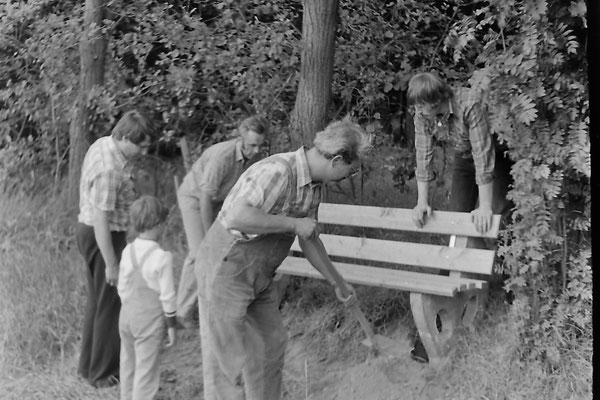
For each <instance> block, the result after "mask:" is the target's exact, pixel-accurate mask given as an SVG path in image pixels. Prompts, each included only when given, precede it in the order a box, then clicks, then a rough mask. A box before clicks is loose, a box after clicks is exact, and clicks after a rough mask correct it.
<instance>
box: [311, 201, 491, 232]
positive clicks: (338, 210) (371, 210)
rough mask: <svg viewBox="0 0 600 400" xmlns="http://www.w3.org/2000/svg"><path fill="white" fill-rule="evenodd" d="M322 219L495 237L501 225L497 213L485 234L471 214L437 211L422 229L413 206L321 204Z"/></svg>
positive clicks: (320, 214) (419, 230) (396, 228)
mask: <svg viewBox="0 0 600 400" xmlns="http://www.w3.org/2000/svg"><path fill="white" fill-rule="evenodd" d="M319 222H320V223H323V224H334V225H347V226H358V227H367V228H384V229H392V230H398V231H410V232H420V233H437V234H445V235H458V236H472V237H486V238H491V239H496V238H497V237H498V230H499V228H500V215H494V217H493V219H492V227H491V228H490V229H489V230H488V231H487V232H486V233H485V234H483V235H482V234H480V233H479V232H477V230H476V229H475V225H474V224H473V223H472V222H471V215H470V214H469V213H458V212H450V211H434V212H433V215H432V216H431V217H429V218H428V219H427V223H426V224H425V225H424V226H423V227H422V228H418V227H416V226H415V224H414V223H413V221H412V209H403V208H387V207H373V206H355V205H349V204H332V203H321V205H320V206H319Z"/></svg>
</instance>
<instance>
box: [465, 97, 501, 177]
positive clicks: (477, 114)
mask: <svg viewBox="0 0 600 400" xmlns="http://www.w3.org/2000/svg"><path fill="white" fill-rule="evenodd" d="M464 118H465V122H466V124H467V126H468V127H469V140H470V141H471V149H472V154H473V162H474V163H475V182H476V183H477V185H485V184H488V183H490V182H492V181H493V180H494V164H495V162H496V153H495V149H494V144H493V142H492V135H491V132H490V124H489V120H488V116H487V112H486V111H485V110H484V108H483V107H482V106H481V104H480V103H474V104H473V105H472V106H471V107H470V108H469V109H468V110H466V113H465V117H464Z"/></svg>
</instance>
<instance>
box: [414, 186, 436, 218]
mask: <svg viewBox="0 0 600 400" xmlns="http://www.w3.org/2000/svg"><path fill="white" fill-rule="evenodd" d="M417 193H418V194H417V205H416V206H415V208H413V217H412V219H413V222H414V223H415V225H416V226H418V227H419V228H422V227H423V225H424V224H425V222H426V220H425V216H428V217H430V216H431V212H432V211H431V207H430V206H429V182H428V181H417Z"/></svg>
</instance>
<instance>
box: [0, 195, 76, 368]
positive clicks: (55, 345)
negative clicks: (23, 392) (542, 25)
mask: <svg viewBox="0 0 600 400" xmlns="http://www.w3.org/2000/svg"><path fill="white" fill-rule="evenodd" d="M63 200H64V199H62V198H54V199H48V197H47V196H45V195H43V194H41V195H39V196H35V197H31V196H26V195H25V194H23V193H18V192H15V193H4V194H3V195H2V196H1V197H0V251H1V254H2V256H1V258H0V309H2V314H1V315H2V317H1V318H2V320H1V323H0V376H4V377H13V378H14V377H17V376H19V375H20V374H22V373H24V372H25V371H32V370H35V369H39V368H43V367H45V366H47V365H48V363H49V362H54V361H55V360H57V359H58V360H64V359H65V358H66V356H67V355H68V354H69V353H70V352H71V351H72V350H73V348H74V346H75V344H76V342H77V340H78V335H79V331H80V326H81V323H82V316H83V309H84V307H85V304H84V303H83V299H84V296H83V291H84V283H85V279H84V276H83V274H82V273H83V271H82V267H81V264H82V260H81V258H80V256H79V253H78V252H77V249H76V245H75V243H74V234H73V229H74V227H75V222H76V218H77V212H76V210H72V209H69V208H67V207H66V206H65V204H66V202H65V201H63Z"/></svg>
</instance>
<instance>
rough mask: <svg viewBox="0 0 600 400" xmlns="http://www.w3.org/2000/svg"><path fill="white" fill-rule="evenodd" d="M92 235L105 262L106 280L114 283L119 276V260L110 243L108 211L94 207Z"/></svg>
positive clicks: (110, 283) (111, 283)
mask: <svg viewBox="0 0 600 400" xmlns="http://www.w3.org/2000/svg"><path fill="white" fill-rule="evenodd" d="M94 236H95V237H96V243H98V248H99V249H100V253H101V254H102V258H103V259H104V263H105V264H106V271H105V274H106V282H107V283H108V284H109V285H116V284H117V279H118V277H119V261H118V259H117V254H116V253H115V249H114V247H113V244H112V238H111V235H110V227H109V225H108V211H103V210H100V209H96V210H95V212H94Z"/></svg>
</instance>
